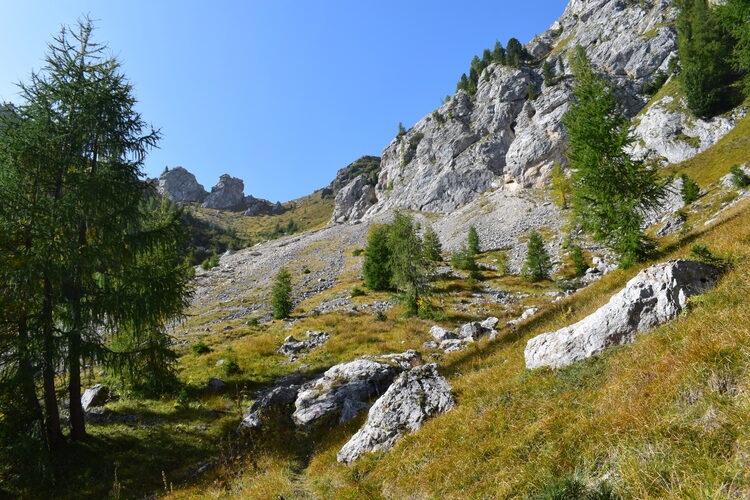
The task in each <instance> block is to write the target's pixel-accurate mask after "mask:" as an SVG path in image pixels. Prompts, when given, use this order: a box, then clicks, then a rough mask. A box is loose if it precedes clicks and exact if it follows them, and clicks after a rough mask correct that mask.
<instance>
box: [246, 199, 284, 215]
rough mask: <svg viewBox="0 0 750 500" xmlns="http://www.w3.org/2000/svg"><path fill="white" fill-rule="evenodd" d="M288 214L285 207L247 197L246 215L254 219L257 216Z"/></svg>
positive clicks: (277, 203)
mask: <svg viewBox="0 0 750 500" xmlns="http://www.w3.org/2000/svg"><path fill="white" fill-rule="evenodd" d="M284 212H286V208H285V207H284V205H282V204H281V203H279V202H278V201H277V202H276V203H271V202H270V201H268V200H263V199H260V198H255V197H254V196H251V195H248V196H245V215H247V216H248V217H254V216H256V215H281V214H283V213H284Z"/></svg>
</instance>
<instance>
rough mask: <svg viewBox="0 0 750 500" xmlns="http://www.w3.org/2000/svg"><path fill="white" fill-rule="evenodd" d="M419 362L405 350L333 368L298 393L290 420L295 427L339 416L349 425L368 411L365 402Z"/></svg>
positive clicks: (342, 421) (416, 357)
mask: <svg viewBox="0 0 750 500" xmlns="http://www.w3.org/2000/svg"><path fill="white" fill-rule="evenodd" d="M420 361H421V357H420V355H419V353H418V352H416V351H406V352H404V353H401V354H389V355H386V356H363V357H362V358H361V359H357V360H355V361H350V362H348V363H342V364H339V365H336V366H333V367H331V368H329V369H328V370H327V371H326V372H325V373H324V374H323V376H321V377H320V378H318V379H316V380H314V381H312V382H309V383H307V384H305V386H304V387H303V388H302V389H301V390H300V392H299V394H298V395H297V399H296V401H295V403H294V406H295V411H294V413H293V414H292V419H293V420H294V423H295V424H297V425H307V424H311V423H313V422H315V421H317V420H318V419H320V418H321V417H324V416H328V415H338V422H339V423H345V422H348V421H349V420H351V419H352V418H354V417H355V416H356V415H357V413H359V412H360V411H361V410H362V409H364V408H367V401H368V400H369V399H370V398H372V397H373V396H375V395H377V394H380V393H381V392H383V391H384V390H385V389H386V388H387V387H388V385H390V383H391V382H392V381H393V379H394V378H395V377H396V375H398V374H399V373H401V372H402V371H404V370H408V369H409V368H411V367H412V366H414V365H416V364H418V363H419V362H420Z"/></svg>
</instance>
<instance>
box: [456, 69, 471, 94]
mask: <svg viewBox="0 0 750 500" xmlns="http://www.w3.org/2000/svg"><path fill="white" fill-rule="evenodd" d="M468 88H469V79H468V78H467V76H466V73H464V74H462V75H461V79H460V80H459V81H458V83H457V84H456V92H458V91H459V90H463V91H467V90H468Z"/></svg>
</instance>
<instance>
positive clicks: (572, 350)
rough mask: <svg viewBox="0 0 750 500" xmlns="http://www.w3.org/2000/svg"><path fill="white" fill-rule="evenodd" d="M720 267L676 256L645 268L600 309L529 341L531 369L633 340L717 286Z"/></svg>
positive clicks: (565, 362) (560, 363)
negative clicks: (690, 298) (698, 295)
mask: <svg viewBox="0 0 750 500" xmlns="http://www.w3.org/2000/svg"><path fill="white" fill-rule="evenodd" d="M717 278H718V272H717V270H716V269H715V268H714V267H712V266H710V265H708V264H703V263H700V262H694V261H689V260H670V261H667V262H664V263H662V264H656V265H653V266H651V267H649V268H646V269H644V270H643V271H641V272H640V273H638V275H637V276H635V277H634V278H633V279H631V280H630V281H629V282H628V284H627V285H626V286H625V288H624V289H623V290H621V291H620V292H618V293H617V294H615V295H614V296H613V297H612V298H611V299H610V301H609V302H608V303H607V304H606V305H605V306H603V307H601V308H600V309H599V310H597V311H596V312H595V313H593V314H591V315H590V316H587V317H586V318H584V319H582V320H581V321H579V322H578V323H575V324H573V325H570V326H567V327H565V328H561V329H560V330H557V331H556V332H550V333H544V334H542V335H539V336H537V337H534V338H532V339H531V340H529V342H528V343H527V344H526V349H525V351H524V356H525V358H526V368H528V369H530V370H531V369H534V368H539V367H542V366H549V367H551V368H561V367H563V366H566V365H569V364H570V363H573V362H575V361H578V360H581V359H584V358H588V357H590V356H594V355H596V354H599V353H600V352H602V351H603V350H605V349H606V348H608V347H611V346H615V345H621V344H627V343H629V342H632V341H633V339H634V338H635V335H636V334H637V333H638V332H642V331H645V330H649V329H651V328H653V327H655V326H657V325H659V324H661V323H665V322H667V321H669V320H672V319H674V318H675V317H677V315H678V314H679V313H680V312H681V311H682V310H683V308H684V307H685V306H686V304H687V299H688V297H690V296H692V295H696V294H699V293H702V292H704V291H705V290H707V289H708V288H710V287H712V286H713V285H714V284H715V282H716V280H717Z"/></svg>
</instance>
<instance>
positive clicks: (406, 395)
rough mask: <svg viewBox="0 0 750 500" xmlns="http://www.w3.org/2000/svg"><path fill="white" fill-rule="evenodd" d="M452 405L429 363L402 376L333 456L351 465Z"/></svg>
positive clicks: (446, 386) (447, 387) (447, 386)
mask: <svg viewBox="0 0 750 500" xmlns="http://www.w3.org/2000/svg"><path fill="white" fill-rule="evenodd" d="M454 405H455V400H454V399H453V395H452V394H451V386H450V384H448V382H447V381H446V380H445V378H444V377H443V376H442V375H440V374H439V373H438V371H437V365H436V364H434V363H432V364H428V365H423V366H418V367H416V368H414V369H411V370H409V371H406V372H403V373H402V374H401V375H399V376H398V378H397V379H396V380H395V381H394V382H393V384H391V386H390V387H389V388H388V390H387V391H386V392H385V394H383V395H382V396H381V397H380V398H379V399H378V400H377V401H376V402H375V403H374V404H373V405H372V407H371V408H370V412H369V414H368V417H367V422H366V423H365V425H364V426H363V427H362V428H361V429H360V430H359V431H357V433H356V434H354V436H352V438H351V439H350V440H349V442H347V443H346V444H345V445H344V447H343V448H341V451H339V453H338V455H337V456H336V458H337V460H338V461H339V462H345V463H351V462H353V461H354V460H356V459H357V458H359V457H361V456H362V455H364V454H365V453H367V452H372V451H381V450H389V449H391V448H392V447H393V446H394V445H395V444H396V442H397V441H398V440H399V439H401V437H402V436H403V435H404V434H405V433H407V432H409V433H410V432H415V431H417V430H418V429H419V428H420V427H421V426H422V424H423V423H424V422H425V420H427V419H428V418H430V417H433V416H435V415H439V414H441V413H445V412H447V411H448V410H450V409H451V408H453V406H454Z"/></svg>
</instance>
